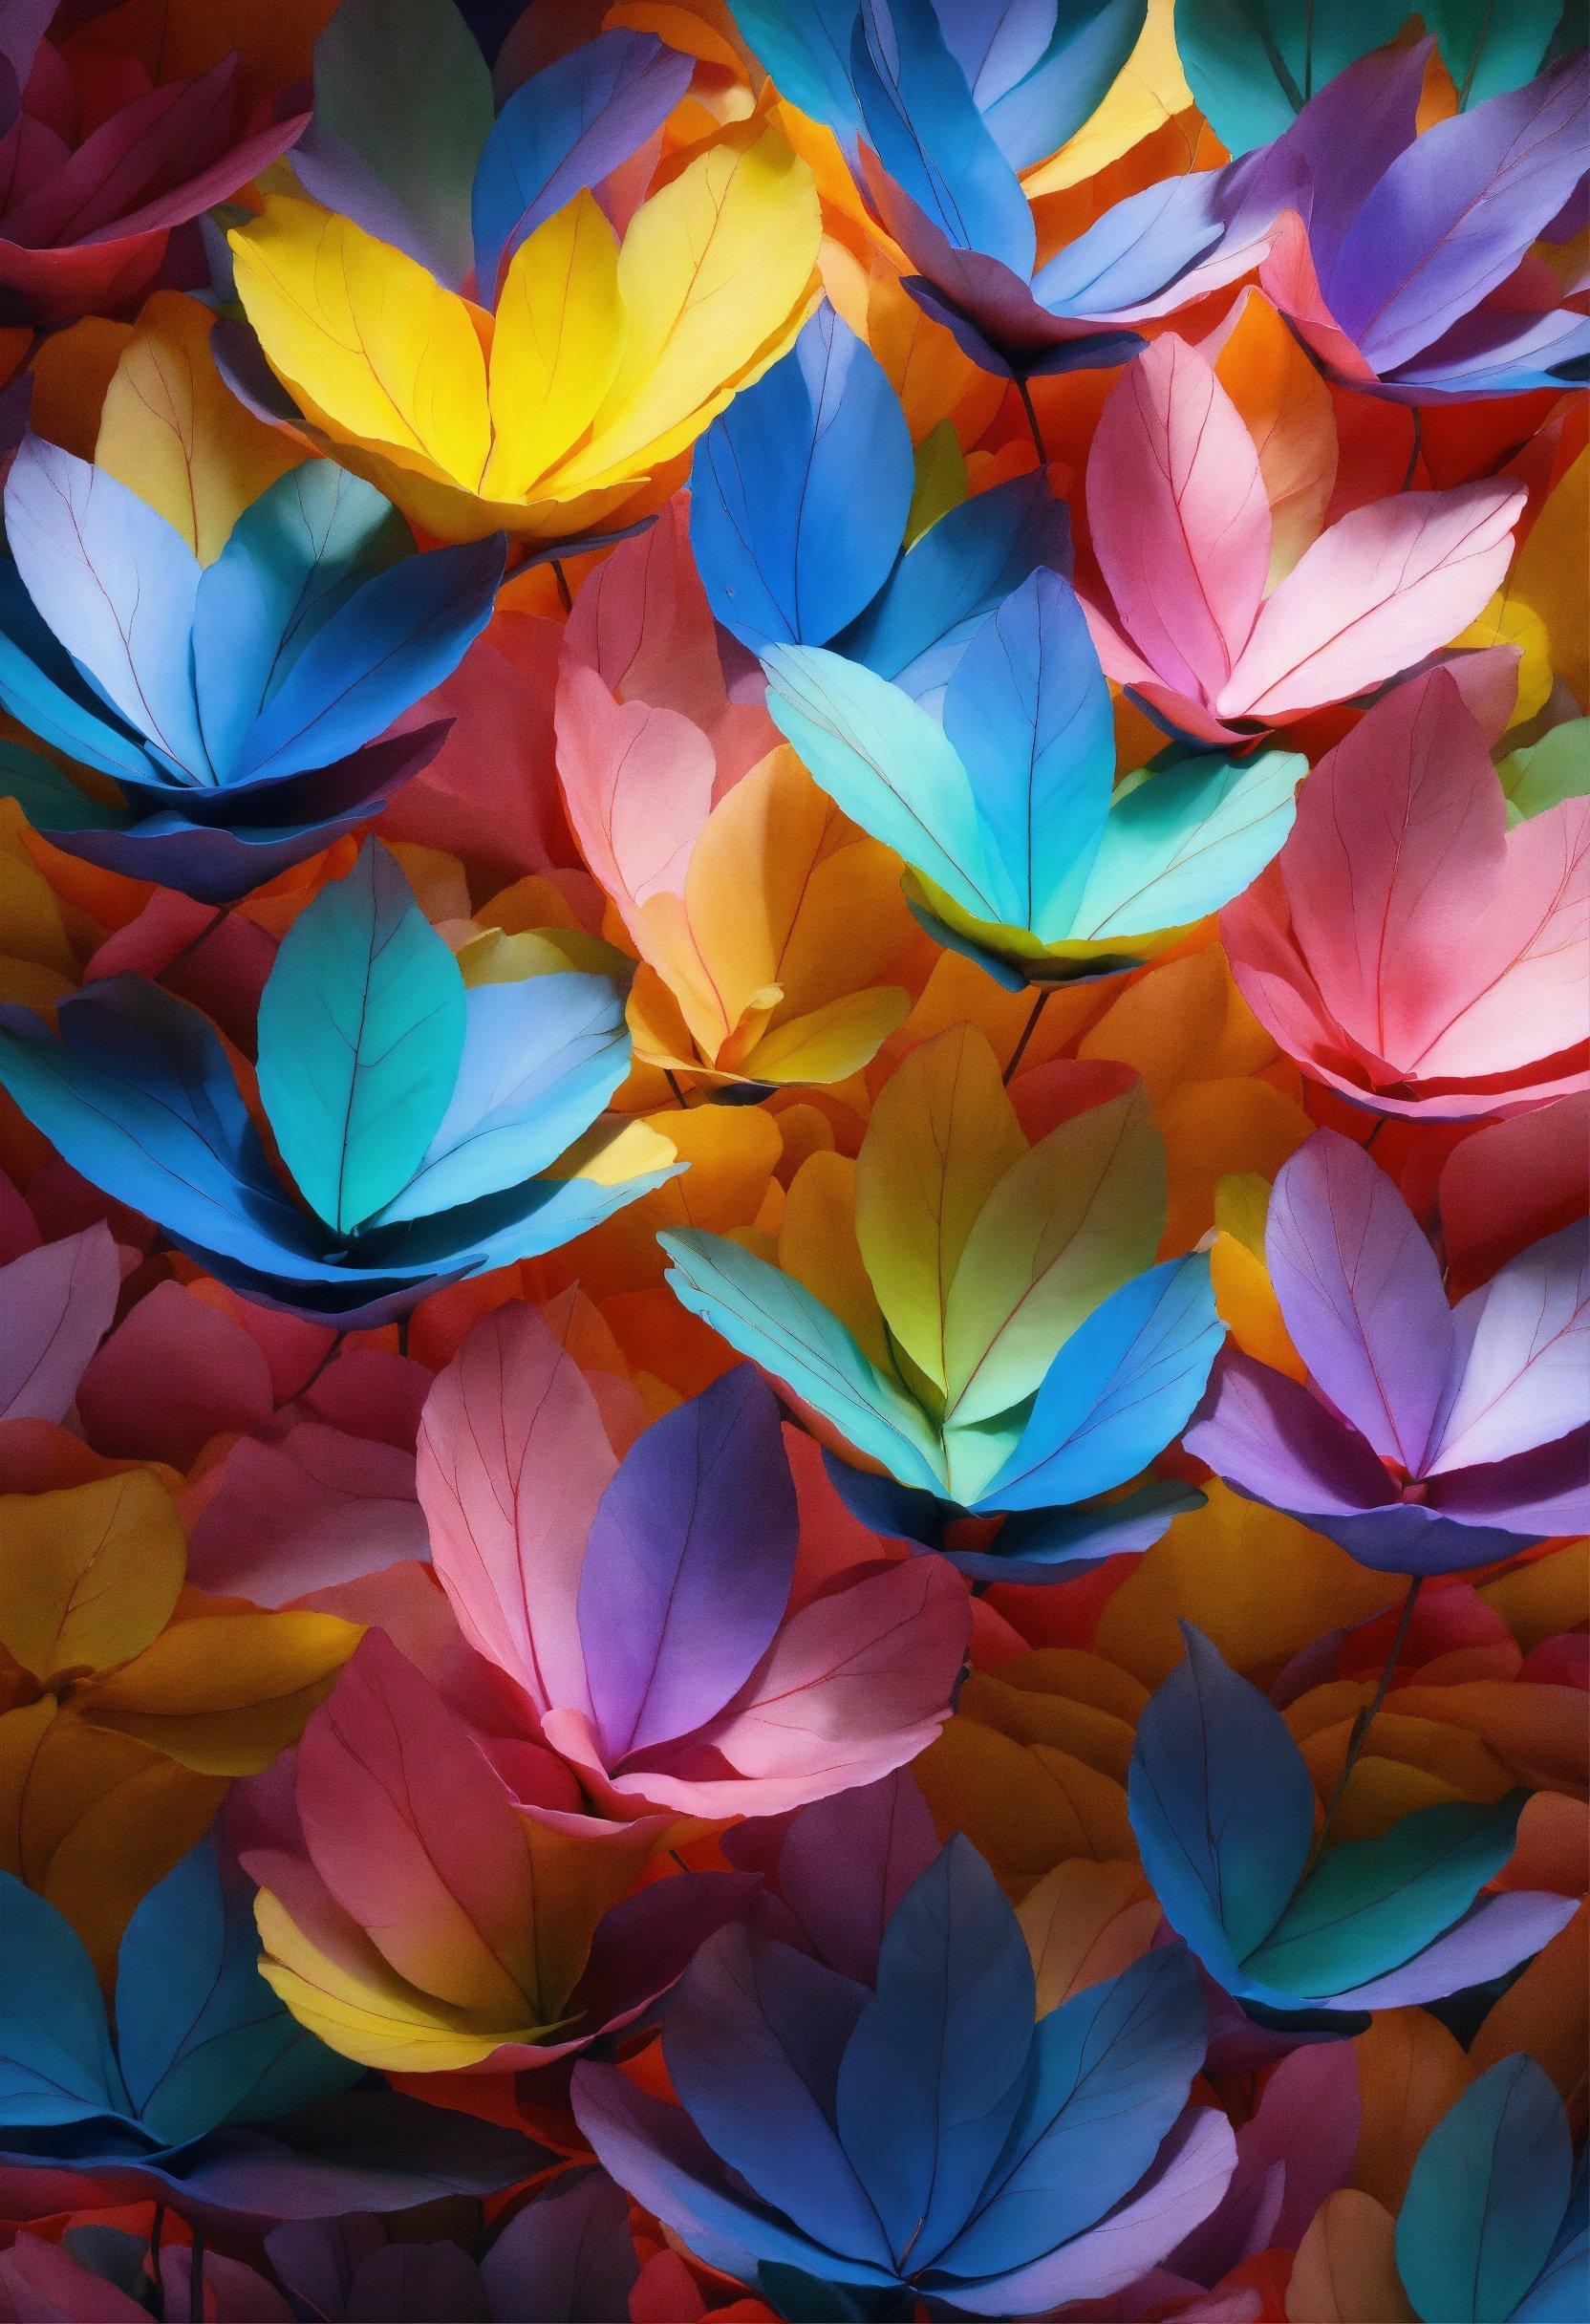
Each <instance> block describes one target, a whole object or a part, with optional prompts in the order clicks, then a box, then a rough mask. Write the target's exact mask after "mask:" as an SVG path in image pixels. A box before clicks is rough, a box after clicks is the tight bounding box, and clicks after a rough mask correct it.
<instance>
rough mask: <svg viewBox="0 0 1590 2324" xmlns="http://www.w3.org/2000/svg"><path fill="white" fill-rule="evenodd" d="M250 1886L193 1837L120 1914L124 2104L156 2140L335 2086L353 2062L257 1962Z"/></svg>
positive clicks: (247, 2117) (199, 2131)
mask: <svg viewBox="0 0 1590 2324" xmlns="http://www.w3.org/2000/svg"><path fill="white" fill-rule="evenodd" d="M259 1950H260V1941H259V1934H258V1931H257V1930H256V1928H255V1926H254V1898H253V1890H252V1888H251V1887H250V1886H249V1884H248V1883H247V1882H246V1881H244V1880H243V1879H242V1877H241V1876H240V1875H239V1874H237V1873H235V1872H233V1873H232V1874H231V1875H230V1877H229V1878H227V1877H226V1876H224V1875H223V1872H222V1869H221V1866H220V1865H219V1863H218V1862H217V1861H216V1854H215V1847H214V1843H213V1842H212V1841H211V1840H201V1841H200V1843H199V1845H198V1846H197V1847H196V1848H194V1849H193V1850H192V1851H191V1852H190V1853H189V1854H188V1855H186V1856H184V1857H183V1860H182V1861H181V1863H179V1864H178V1865H177V1867H176V1868H175V1870H174V1871H171V1872H168V1873H167V1874H166V1877H165V1878H164V1880H162V1881H161V1882H160V1883H157V1885H156V1886H155V1887H153V1888H151V1889H150V1891H149V1893H148V1894H147V1896H145V1897H144V1899H143V1901H142V1903H141V1904H140V1905H139V1907H138V1909H137V1911H136V1912H135V1913H134V1914H133V1917H132V1919H131V1920H130V1921H129V1922H128V1924H127V1929H126V1933H125V1935H124V1936H123V1937H122V1940H121V1952H120V1957H119V1961H118V1969H117V1981H116V2023H117V2037H118V2044H119V2047H120V2053H121V2068H122V2072H123V2074H124V2075H125V2076H126V2080H127V2088H128V2091H129V2092H130V2094H131V2097H132V2101H133V2109H134V2111H135V2112H136V2114H137V2115H138V2118H139V2120H140V2121H141V2122H142V2123H143V2125H144V2127H145V2128H146V2129H148V2130H149V2131H151V2132H152V2133H153V2134H154V2135H155V2137H157V2138H158V2139H159V2140H160V2141H161V2144H162V2145H165V2146H179V2145H181V2144H183V2142H184V2141H187V2140H189V2139H198V2138H203V2137H204V2134H205V2132H206V2131H210V2130H214V2129H216V2128H217V2127H218V2126H219V2125H220V2124H221V2123H223V2122H261V2121H266V2120H270V2119H272V2118H273V2117H275V2116H278V2115H284V2114H292V2113H295V2112H296V2111H297V2109H298V2108H299V2107H300V2106H305V2105H309V2104H311V2103H312V2102H313V2101H314V2100H315V2099H317V2098H330V2097H331V2096H333V2093H334V2092H336V2091H338V2090H346V2089H348V2088H349V2087H350V2085H351V2084H352V2083H353V2082H355V2081H356V2080H357V2079H358V2078H359V2073H360V2069H359V2068H358V2067H356V2066H353V2065H351V2064H350V2063H349V2061H348V2060H347V2059H346V2058H343V2057H338V2056H337V2055H335V2053H334V2052H333V2051H331V2050H328V2049H327V2048H326V2046H325V2044H324V2043H323V2042H320V2041H317V2040H316V2039H315V2037H314V2036H313V2034H306V2033H305V2031H304V2029H303V2028H302V2027H301V2026H300V2025H299V2024H298V2023H297V2021H296V2020H295V2019H294V2018H293V2016H292V2015H291V2013H290V2012H289V2010H288V2009H287V2007H286V2006H285V2004H284V2003H282V2002H280V2001H278V2000H277V1998H276V1996H275V1994H274V1993H273V1992H272V1991H271V1990H270V1988H269V1986H268V1985H267V1984H266V1982H265V1980H264V1978H263V1977H262V1976H261V1975H260V1973H259V1968H258V1962H259Z"/></svg>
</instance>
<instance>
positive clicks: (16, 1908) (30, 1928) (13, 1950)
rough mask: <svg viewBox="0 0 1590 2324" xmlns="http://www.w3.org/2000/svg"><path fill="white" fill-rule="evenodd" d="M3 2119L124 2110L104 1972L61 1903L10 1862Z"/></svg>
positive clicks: (4, 1939) (69, 2118)
mask: <svg viewBox="0 0 1590 2324" xmlns="http://www.w3.org/2000/svg"><path fill="white" fill-rule="evenodd" d="M0 1964H3V1965H4V1967H3V1969H0V2124H4V2125H6V2126H7V2127H8V2128H14V2129H24V2130H45V2129H50V2128H52V2127H54V2126H57V2125H60V2124H64V2123H68V2122H82V2121H86V2120H90V2119H91V2118H92V2117H94V2116H96V2115H124V2114H126V2113H127V2112H128V2105H127V2093H126V2091H125V2089H124V2088H123V2086H122V2081H121V2077H120V2075H119V2074H118V2071H117V2064H116V2055H115V2052H114V2051H113V2050H112V2048H111V2034H110V2027H109V2026H108V2024H107V2023H106V2020H105V2005H104V2003H103V2001H101V1999H100V1998H99V1981H98V1979H97V1977H96V1975H95V1973H94V1965H93V1963H92V1962H91V1961H90V1960H89V1957H88V1955H87V1953H86V1952H85V1951H84V1950H83V1947H82V1946H81V1944H80V1943H79V1941H78V1938H77V1935H76V1932H75V1929H74V1928H73V1927H72V1926H71V1925H70V1923H68V1922H67V1921H64V1920H63V1919H62V1918H61V1916H60V1914H59V1913H58V1912H57V1911H56V1910H55V1907H54V1904H46V1903H45V1901H44V1899H43V1897H41V1896H35V1895H34V1894H33V1892H32V1889H31V1888H26V1887H24V1886H23V1884H22V1883H21V1882H20V1881H19V1880H16V1879H13V1877H12V1875H11V1873H9V1872H0Z"/></svg>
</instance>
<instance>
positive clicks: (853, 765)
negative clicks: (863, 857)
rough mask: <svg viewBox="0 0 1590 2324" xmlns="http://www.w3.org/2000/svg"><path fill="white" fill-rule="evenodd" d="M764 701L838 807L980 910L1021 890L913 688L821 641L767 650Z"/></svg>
mask: <svg viewBox="0 0 1590 2324" xmlns="http://www.w3.org/2000/svg"><path fill="white" fill-rule="evenodd" d="M763 668H764V669H765V670H766V673H767V681H768V682H767V711H768V716H769V717H770V718H771V719H772V721H773V722H774V724H775V725H776V726H777V727H778V729H779V731H780V733H781V734H783V735H784V736H785V737H786V738H787V739H788V741H789V742H792V743H793V744H794V746H795V749H796V751H797V752H798V753H799V755H800V757H801V759H802V760H803V761H804V763H805V764H806V768H807V769H808V771H809V773H810V774H811V777H812V780H813V781H814V782H815V783H818V784H820V785H821V786H822V788H823V789H824V790H826V791H827V794H828V796H829V798H830V799H832V800H833V802H834V804H835V806H836V807H840V808H841V809H842V810H843V812H844V813H845V814H847V815H849V818H850V821H851V822H852V823H859V824H860V825H861V827H862V829H863V830H865V831H870V833H871V835H872V837H873V838H874V839H881V840H882V841H883V843H884V845H885V846H886V847H890V848H892V849H893V850H894V852H895V853H896V854H897V855H903V856H904V858H905V860H906V862H907V863H908V864H910V865H912V866H913V869H915V870H916V871H922V872H925V873H926V875H927V876H928V878H929V879H931V880H932V881H933V882H934V883H935V886H937V887H939V888H942V889H943V890H944V892H945V893H946V894H948V895H952V896H954V897H955V899H956V902H957V903H958V904H960V905H962V906H963V907H964V908H965V910H967V911H968V912H972V913H975V914H976V915H978V917H979V918H981V919H989V920H1009V919H1010V918H1011V917H1012V916H1013V915H1014V913H1015V910H1016V893H1015V888H1014V885H1013V883H1012V881H1011V878H1010V875H1009V873H1008V872H1007V871H1005V870H1004V868H1003V866H1002V865H1000V864H999V863H998V862H997V861H996V862H994V863H992V864H991V863H990V862H989V860H988V852H987V850H986V849H985V847H984V845H983V839H982V832H981V829H980V828H979V825H978V811H977V806H976V803H975V801H974V800H973V797H972V786H971V785H970V783H969V782H968V781H967V778H966V770H965V768H964V767H963V766H962V765H961V764H960V761H959V760H958V759H957V758H956V754H955V751H954V750H953V749H952V748H951V746H950V743H949V742H948V740H947V739H946V737H945V734H944V730H943V728H942V727H941V726H940V725H939V723H938V721H937V720H936V719H935V718H933V717H931V716H930V715H929V713H928V712H927V711H926V710H924V709H922V707H921V706H920V704H919V703H916V702H913V700H912V699H911V697H910V695H909V694H906V693H904V692H902V690H901V689H900V688H899V687H898V686H892V685H891V684H890V683H889V682H888V680H887V679H885V678H878V677H877V676H876V675H875V674H874V673H873V672H872V671H870V670H868V669H865V668H863V667H862V666H861V664H860V663H858V662H850V661H846V660H845V659H843V657H842V656H839V655H838V654H830V653H828V652H827V649H826V648H824V647H822V646H774V647H772V648H771V649H770V650H769V651H768V653H767V654H766V655H765V656H764V657H763Z"/></svg>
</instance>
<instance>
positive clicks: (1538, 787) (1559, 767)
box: [1496, 719, 1590, 823]
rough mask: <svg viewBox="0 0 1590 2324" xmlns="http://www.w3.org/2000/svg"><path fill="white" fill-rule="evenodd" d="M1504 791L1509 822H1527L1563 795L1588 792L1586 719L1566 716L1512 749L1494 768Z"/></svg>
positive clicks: (1558, 803) (1589, 724)
mask: <svg viewBox="0 0 1590 2324" xmlns="http://www.w3.org/2000/svg"><path fill="white" fill-rule="evenodd" d="M1496 774H1497V777H1498V779H1499V781H1500V783H1501V786H1502V789H1503V790H1504V791H1505V792H1506V794H1507V803H1508V821H1509V823H1515V822H1519V823H1527V822H1528V821H1529V820H1530V819H1531V818H1532V817H1533V816H1536V815H1543V814H1545V813H1546V812H1547V811H1548V809H1550V808H1552V807H1560V806H1561V804H1562V802H1563V800H1564V799H1582V798H1583V797H1584V796H1585V794H1586V793H1587V792H1590V719H1568V720H1566V721H1564V722H1563V724H1562V725H1560V726H1554V727H1552V728H1551V729H1550V731H1549V732H1548V733H1546V734H1543V735H1542V736H1541V738H1540V740H1539V742H1533V743H1530V744H1529V745H1527V747H1526V748H1524V749H1523V750H1515V751H1512V752H1510V753H1509V755H1508V756H1507V757H1506V758H1505V759H1504V760H1503V761H1502V763H1501V764H1500V765H1499V766H1498V767H1497V769H1496Z"/></svg>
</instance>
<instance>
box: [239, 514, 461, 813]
mask: <svg viewBox="0 0 1590 2324" xmlns="http://www.w3.org/2000/svg"><path fill="white" fill-rule="evenodd" d="M504 555H505V544H504V541H503V537H502V535H501V534H500V533H498V534H495V535H494V536H493V537H492V538H491V539H490V540H487V541H470V542H466V543H465V544H464V545H463V546H462V548H454V549H425V550H423V551H422V552H420V553H419V554H418V555H416V556H412V557H405V558H404V559H403V560H402V562H401V564H399V565H396V566H392V567H390V568H389V569H388V570H386V571H385V572H381V573H376V575H375V576H374V578H373V579H371V580H369V581H367V582H365V584H364V586H363V587H362V588H361V589H358V590H356V591H355V592H354V594H353V595H352V596H351V597H350V598H349V599H348V601H347V603H346V604H344V605H342V606H341V607H339V608H338V610H337V611H336V612H335V613H333V614H332V616H331V618H330V620H328V621H327V622H326V623H325V625H324V626H323V627H322V628H320V629H319V630H317V631H316V632H315V635H313V636H312V638H311V639H310V641H309V643H308V644H307V645H306V646H305V648H304V650H303V652H302V653H301V654H300V655H298V656H297V657H296V659H295V660H294V661H293V663H292V665H291V667H290V669H289V670H288V672H287V673H286V675H285V677H284V678H283V679H282V682H281V684H280V685H279V686H278V687H277V689H276V691H275V693H274V694H273V695H272V696H271V697H270V699H269V701H268V702H267V703H266V705H265V707H264V709H263V710H262V711H261V713H260V716H259V718H258V720H257V721H256V722H255V724H254V727H253V730H252V732H251V733H250V734H249V736H248V739H247V745H246V747H245V749H244V752H243V756H242V758H241V759H240V760H239V762H238V764H237V767H236V774H237V775H238V777H240V778H241V777H243V776H247V778H248V779H249V780H250V781H255V782H257V781H258V780H259V779H260V778H261V777H262V776H265V775H271V776H279V775H289V774H297V773H300V772H301V771H303V770H304V769H305V768H307V767H312V766H330V765H332V764H333V763H334V762H335V761H336V760H338V759H340V758H343V757H345V756H346V755H347V754H348V752H350V751H353V750H357V749H359V748H360V747H361V746H362V745H363V744H364V743H366V742H373V741H374V739H375V738H376V735H378V734H381V733H384V731H385V730H386V728H387V727H388V726H390V725H391V724H392V722H393V721H394V719H396V718H398V717H400V716H401V714H402V713H403V712H404V711H405V710H407V709H409V708H410V707H411V705H412V704H413V703H415V702H417V701H418V700H419V698H420V696H421V695H422V694H428V693H429V692H430V691H431V689H432V687H433V686H440V683H441V681H442V679H443V678H448V677H450V676H451V674H452V673H453V671H454V670H456V669H457V668H458V665H459V663H460V662H461V661H462V659H463V656H464V654H465V652H466V651H467V649H468V647H469V646H470V645H471V644H472V643H473V641H474V639H475V638H477V637H478V636H479V635H480V634H481V632H482V630H483V629H484V627H485V625H486V623H487V622H488V621H489V620H490V619H491V612H492V607H493V605H494V604H495V602H496V597H497V587H498V584H499V582H500V581H501V580H502V577H503V559H504Z"/></svg>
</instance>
